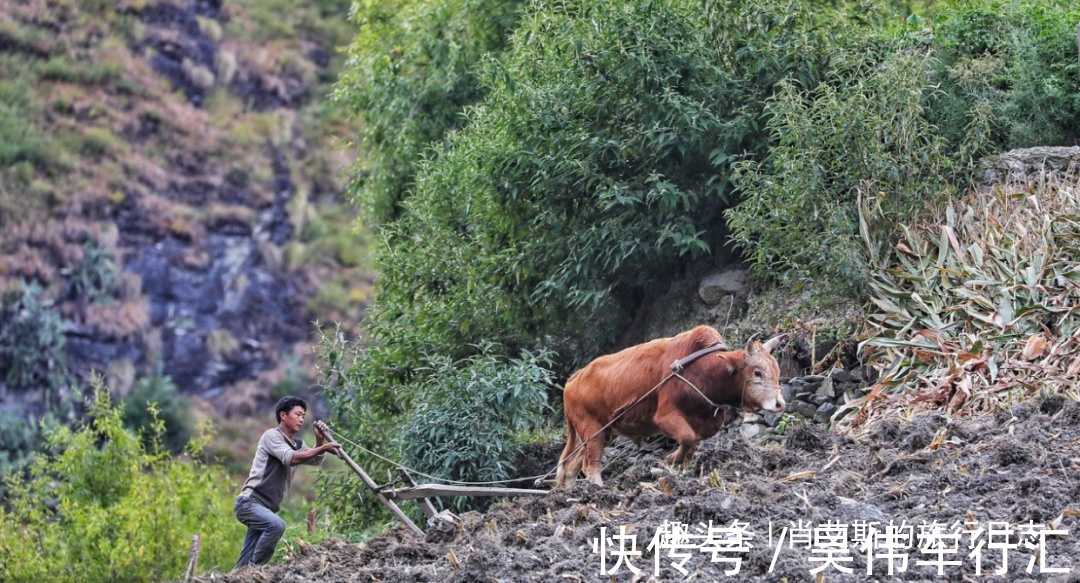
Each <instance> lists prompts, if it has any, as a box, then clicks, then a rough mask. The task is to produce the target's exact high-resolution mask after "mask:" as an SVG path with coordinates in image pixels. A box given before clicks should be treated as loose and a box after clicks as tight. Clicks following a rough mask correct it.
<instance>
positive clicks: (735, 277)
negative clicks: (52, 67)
mask: <svg viewBox="0 0 1080 583" xmlns="http://www.w3.org/2000/svg"><path fill="white" fill-rule="evenodd" d="M749 291H750V272H748V271H746V270H745V269H729V270H727V271H722V272H720V273H714V274H713V275H710V276H708V277H706V278H705V279H703V280H702V281H701V285H699V286H698V296H700V297H701V300H702V301H703V302H705V304H706V305H709V306H715V305H717V304H719V303H720V302H722V301H723V300H725V299H726V298H727V297H728V296H732V295H745V294H746V293H747V292H749Z"/></svg>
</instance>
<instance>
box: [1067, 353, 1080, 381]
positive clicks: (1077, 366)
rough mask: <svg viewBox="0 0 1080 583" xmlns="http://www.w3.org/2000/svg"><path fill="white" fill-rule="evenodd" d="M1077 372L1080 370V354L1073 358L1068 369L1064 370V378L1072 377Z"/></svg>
mask: <svg viewBox="0 0 1080 583" xmlns="http://www.w3.org/2000/svg"><path fill="white" fill-rule="evenodd" d="M1078 372H1080V356H1077V357H1076V358H1074V359H1073V361H1072V364H1070V365H1069V370H1067V371H1065V378H1072V377H1074V376H1076V373H1078Z"/></svg>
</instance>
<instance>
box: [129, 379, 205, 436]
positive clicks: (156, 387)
mask: <svg viewBox="0 0 1080 583" xmlns="http://www.w3.org/2000/svg"><path fill="white" fill-rule="evenodd" d="M123 419H124V426H125V427H127V428H129V429H131V430H133V431H137V432H139V433H140V434H141V435H142V436H143V441H144V444H145V445H146V446H147V447H150V446H152V445H153V444H152V440H154V439H159V440H161V445H162V446H163V447H165V449H167V450H168V451H171V452H173V453H180V452H181V451H183V449H184V447H185V446H186V445H187V443H188V441H189V440H190V439H191V426H192V417H191V405H190V403H189V402H188V400H187V399H186V398H184V397H183V396H181V395H180V393H179V392H177V390H176V385H175V384H173V382H172V380H171V379H169V377H167V376H164V375H163V374H162V373H161V371H160V370H159V371H158V372H156V373H155V374H153V375H151V376H147V377H143V378H141V379H139V380H137V381H135V386H134V387H133V388H132V390H131V394H130V395H128V396H127V397H126V398H125V399H124V400H123ZM158 423H160V424H161V426H160V432H159V431H158V427H157V424H158Z"/></svg>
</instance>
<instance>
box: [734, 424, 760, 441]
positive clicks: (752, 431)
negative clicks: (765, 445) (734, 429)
mask: <svg viewBox="0 0 1080 583" xmlns="http://www.w3.org/2000/svg"><path fill="white" fill-rule="evenodd" d="M739 433H741V434H742V435H743V437H746V438H751V437H757V436H758V435H760V434H761V425H758V424H757V423H744V424H743V426H742V427H740V428H739Z"/></svg>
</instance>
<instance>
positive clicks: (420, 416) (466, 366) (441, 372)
mask: <svg viewBox="0 0 1080 583" xmlns="http://www.w3.org/2000/svg"><path fill="white" fill-rule="evenodd" d="M358 349H359V345H358V344H357V343H356V342H350V341H347V340H345V339H344V338H343V337H342V336H341V333H340V330H339V331H336V332H335V333H334V334H327V333H325V332H324V333H323V335H322V350H321V357H322V358H321V362H320V365H319V373H320V375H321V377H322V384H323V386H324V393H325V394H326V395H327V401H328V403H329V405H330V408H331V414H332V416H333V418H334V426H335V427H338V428H341V430H342V431H344V432H345V433H344V434H342V436H343V437H347V438H349V439H350V440H351V441H354V442H355V443H357V444H359V445H361V446H362V447H364V448H366V449H368V450H370V451H374V452H377V453H379V454H381V455H382V456H385V457H389V458H391V459H396V460H400V462H401V463H403V464H405V465H407V466H409V467H412V468H414V469H417V470H420V471H422V472H425V473H428V474H431V475H434V476H438V477H440V478H443V479H450V480H462V481H490V480H500V479H505V478H506V477H507V476H508V475H509V474H510V473H511V472H512V471H513V469H514V468H513V467H512V463H511V462H512V461H513V460H514V456H515V455H516V453H517V452H518V451H519V444H520V439H521V438H522V436H524V435H525V434H526V433H527V432H528V431H531V430H533V429H535V428H536V427H537V426H538V425H539V424H541V423H543V421H544V420H545V419H546V415H547V414H548V412H549V411H550V409H549V408H548V407H547V405H546V402H547V400H548V398H549V396H550V395H551V393H552V390H551V389H552V383H553V375H552V373H551V372H550V371H549V370H548V367H549V366H550V360H549V358H550V354H549V353H540V354H532V353H528V352H525V353H523V354H522V356H521V357H520V358H513V359H505V358H503V357H501V356H498V355H494V354H488V353H487V351H490V350H492V349H493V347H492V346H490V345H484V346H479V347H477V350H478V351H479V352H480V354H479V355H477V356H473V357H470V358H467V359H462V360H458V361H454V360H452V359H449V358H446V357H439V356H435V357H432V358H431V359H430V361H429V364H428V365H426V366H427V367H428V368H427V369H426V370H425V371H423V372H424V373H425V374H424V376H423V378H424V379H425V380H424V381H422V382H421V381H418V382H416V383H414V384H412V385H408V386H391V385H388V384H387V383H384V382H381V381H380V380H379V379H375V378H370V377H366V376H364V375H365V373H367V372H368V371H369V369H365V368H363V367H357V366H356V362H355V360H356V358H357V357H358V356H359V350H358ZM347 448H348V450H349V451H350V455H351V456H353V457H354V459H356V461H357V463H359V464H360V466H361V467H363V468H364V469H365V471H367V472H368V473H369V474H370V475H372V476H380V477H381V476H384V475H386V472H387V471H392V470H393V469H394V466H393V465H388V464H387V463H386V462H385V461H384V460H382V459H379V458H377V457H374V456H371V455H368V454H367V453H365V452H363V451H362V450H360V449H358V448H355V447H353V446H351V445H349V446H347ZM376 479H379V478H376ZM319 480H320V488H319V503H320V505H321V506H323V507H326V508H328V509H329V510H330V511H331V513H332V515H333V516H334V520H335V524H336V525H337V526H338V527H339V528H341V529H342V530H344V531H352V532H361V531H364V530H367V529H370V528H372V527H373V526H375V525H377V524H379V523H380V522H381V521H384V520H386V519H387V517H388V514H387V511H386V509H385V507H383V506H382V505H381V504H379V502H378V501H377V500H376V499H375V498H374V497H373V496H370V495H368V494H367V492H366V490H362V488H363V486H362V485H361V484H359V483H358V482H357V481H356V479H355V476H353V475H351V474H349V475H347V476H344V477H342V476H335V475H331V474H322V475H321V476H320V478H319ZM358 495H359V496H360V504H357V503H356V499H357V496H358ZM468 502H469V501H467V500H458V501H457V505H458V507H459V508H461V507H464V506H465V505H467V504H468Z"/></svg>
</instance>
